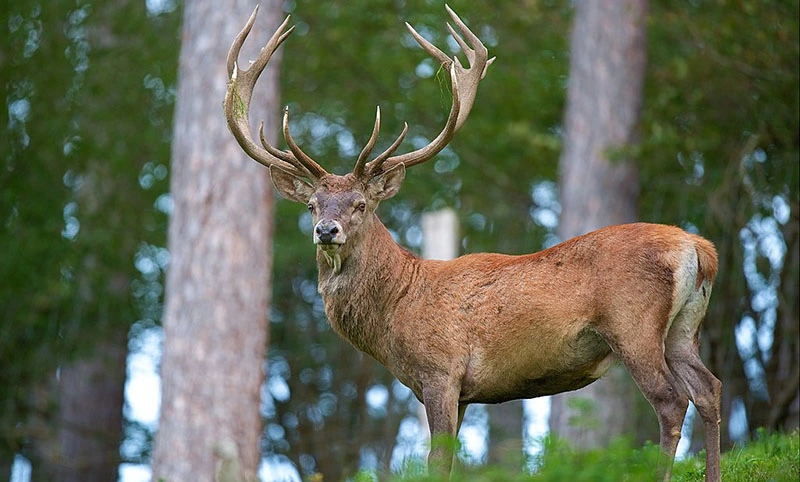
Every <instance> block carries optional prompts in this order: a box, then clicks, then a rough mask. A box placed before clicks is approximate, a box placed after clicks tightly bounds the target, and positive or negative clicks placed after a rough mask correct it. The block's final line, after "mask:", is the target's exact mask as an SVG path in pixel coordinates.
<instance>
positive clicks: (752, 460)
mask: <svg viewBox="0 0 800 482" xmlns="http://www.w3.org/2000/svg"><path fill="white" fill-rule="evenodd" d="M659 459H660V452H659V449H658V446H655V445H648V446H645V447H644V448H633V447H632V446H631V444H630V443H629V442H628V441H625V440H620V441H617V442H615V443H612V444H611V446H609V447H608V448H607V449H604V450H594V451H589V452H577V451H575V450H573V449H572V448H571V447H570V446H569V445H568V444H567V443H566V442H563V441H559V440H555V439H552V438H547V439H546V440H545V450H544V455H543V456H541V457H540V458H539V459H538V460H536V461H535V462H536V464H535V465H536V466H537V467H538V468H537V470H536V471H535V473H528V472H522V471H509V470H508V469H504V468H501V467H497V466H479V467H459V468H457V469H456V471H455V472H454V474H453V477H452V478H451V479H450V482H468V481H469V482H551V481H552V482H556V481H559V482H560V481H565V480H569V481H575V482H582V481H585V482H605V481H608V482H625V481H630V482H637V481H650V480H654V476H655V473H656V467H657V465H658V462H659ZM424 472H425V471H424V470H423V468H422V466H421V463H420V462H409V463H408V464H407V466H406V470H403V474H401V475H394V476H392V477H389V478H388V480H390V481H391V482H443V479H442V478H441V477H438V476H435V475H426V474H425V473H424ZM704 477H705V453H701V454H698V455H696V456H694V457H690V458H687V459H684V460H681V461H678V462H676V463H675V466H674V468H673V475H672V480H673V482H700V481H703V480H704ZM351 480H353V481H354V482H373V481H377V480H386V477H383V476H378V475H376V474H375V473H371V472H361V473H359V474H357V475H356V476H355V477H353V478H352V479H351ZM444 480H446V479H444ZM722 480H723V481H725V482H784V481H786V482H798V481H800V432H798V431H795V432H793V433H791V434H769V433H766V432H759V434H758V437H757V438H756V439H755V440H753V441H751V442H749V443H748V444H747V445H744V446H736V447H734V448H733V449H732V450H730V451H728V452H726V453H724V454H723V455H722Z"/></svg>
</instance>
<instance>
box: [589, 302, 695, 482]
mask: <svg viewBox="0 0 800 482" xmlns="http://www.w3.org/2000/svg"><path fill="white" fill-rule="evenodd" d="M646 318H648V319H641V321H640V322H638V323H635V324H633V323H631V324H627V326H636V333H635V334H633V336H630V335H631V333H628V334H627V335H628V336H625V337H619V336H617V337H615V336H604V338H606V341H607V342H608V344H609V346H611V349H612V350H613V351H614V352H615V353H616V354H617V355H618V356H619V358H620V359H621V360H622V362H623V363H624V364H625V366H626V368H627V369H628V371H629V372H630V374H631V377H632V378H633V380H634V382H636V385H637V386H638V387H639V390H640V391H641V392H642V394H643V395H644V396H645V398H646V399H647V401H648V402H650V405H651V406H652V407H653V410H655V412H656V416H657V417H658V425H659V435H660V440H659V445H660V447H661V452H662V453H663V457H664V459H663V461H662V463H661V464H660V466H659V470H658V472H659V473H660V474H662V475H663V480H665V481H668V480H669V479H670V477H671V474H672V464H673V460H674V458H675V451H676V450H677V448H678V441H679V440H680V437H681V428H682V426H683V419H684V417H685V416H686V410H687V409H688V408H689V399H688V398H687V396H686V394H685V393H684V391H683V389H682V388H681V386H680V385H679V382H678V381H677V380H676V379H675V376H674V375H673V374H672V372H671V371H670V369H669V366H668V365H667V362H666V359H665V358H664V352H663V350H662V339H663V335H662V334H661V331H660V330H661V329H662V328H663V327H664V326H665V325H666V320H662V319H663V318H665V317H664V316H663V315H660V316H655V315H649V316H647V317H646ZM648 328H649V329H648Z"/></svg>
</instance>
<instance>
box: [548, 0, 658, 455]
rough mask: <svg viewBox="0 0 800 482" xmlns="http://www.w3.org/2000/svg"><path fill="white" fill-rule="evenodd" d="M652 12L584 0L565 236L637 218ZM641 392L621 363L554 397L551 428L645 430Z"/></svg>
mask: <svg viewBox="0 0 800 482" xmlns="http://www.w3.org/2000/svg"><path fill="white" fill-rule="evenodd" d="M647 9H648V2H647V0H622V1H618V2H595V1H588V0H583V1H580V2H577V7H576V12H575V19H574V24H573V30H572V37H571V42H572V43H571V59H570V74H569V90H568V98H567V108H566V116H565V141H564V150H563V152H562V155H561V160H560V169H561V171H560V179H559V185H560V196H561V205H562V217H561V222H560V225H559V229H558V234H559V236H560V237H561V239H568V238H571V237H574V236H577V235H580V234H583V233H586V232H589V231H592V230H595V229H598V228H600V227H603V226H607V225H611V224H620V223H625V222H631V221H635V220H636V219H637V202H638V193H639V186H638V176H637V171H636V167H635V166H634V165H633V163H631V162H628V161H627V160H626V159H625V157H626V156H625V152H624V149H625V148H627V147H630V146H631V145H633V144H635V143H636V141H637V139H638V135H637V128H638V125H639V119H640V112H641V106H642V85H643V80H644V69H645V60H646V51H645V49H646V35H645V19H646V15H647ZM636 392H637V390H636V389H635V387H634V385H633V383H632V382H631V381H630V377H629V376H628V375H627V372H626V371H625V370H624V369H623V368H614V369H612V370H611V371H610V372H609V373H608V374H607V375H606V377H605V378H604V379H602V380H600V381H598V382H596V383H594V384H592V385H590V386H588V387H587V388H584V389H582V390H581V391H579V392H576V393H574V394H562V395H557V396H554V397H553V398H552V410H551V415H550V429H551V430H552V431H553V432H554V433H555V434H556V435H558V436H560V437H564V438H566V439H568V440H569V441H570V442H572V443H573V444H574V445H575V446H577V447H580V448H592V447H598V446H603V445H605V443H606V442H607V441H608V440H610V439H611V438H613V437H615V436H619V435H622V434H626V435H633V434H638V432H639V427H638V426H637V425H638V424H637V418H638V417H636V416H631V414H633V413H635V409H636V407H638V406H641V405H642V404H641V403H638V402H637V401H636V395H635V394H636ZM650 412H652V410H650ZM651 418H653V419H654V420H655V418H654V417H652V416H651ZM654 426H656V425H654ZM636 438H639V437H636Z"/></svg>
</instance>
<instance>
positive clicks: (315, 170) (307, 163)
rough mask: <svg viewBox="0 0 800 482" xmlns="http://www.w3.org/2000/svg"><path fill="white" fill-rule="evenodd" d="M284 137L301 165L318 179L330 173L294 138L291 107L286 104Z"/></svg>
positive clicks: (284, 110)
mask: <svg viewBox="0 0 800 482" xmlns="http://www.w3.org/2000/svg"><path fill="white" fill-rule="evenodd" d="M283 138H284V139H286V144H287V145H288V146H289V149H290V150H291V151H292V154H294V156H295V157H296V158H297V160H298V162H299V163H300V165H301V166H302V167H303V168H304V169H305V170H306V171H308V172H309V173H310V174H311V175H312V176H314V177H315V178H316V179H320V178H322V176H325V175H326V174H328V172H327V171H325V169H323V168H322V166H320V165H319V164H317V163H316V162H315V161H314V160H313V159H311V158H310V157H309V156H308V154H306V153H305V152H303V151H302V150H300V147H299V146H298V145H297V143H295V142H294V139H293V138H292V134H291V132H289V107H288V106H286V108H285V109H283Z"/></svg>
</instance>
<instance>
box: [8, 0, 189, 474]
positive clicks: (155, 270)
mask: <svg viewBox="0 0 800 482" xmlns="http://www.w3.org/2000/svg"><path fill="white" fill-rule="evenodd" d="M7 3H8V6H7V8H3V9H2V11H0V25H2V29H3V34H2V38H3V43H2V45H1V46H0V73H1V74H2V75H1V76H0V77H2V79H3V88H4V91H3V94H4V105H6V106H8V108H7V109H2V114H0V115H1V116H2V117H1V118H2V121H3V130H4V132H6V133H7V134H8V135H5V134H4V135H3V136H0V152H2V154H1V155H2V157H1V158H0V166H2V169H0V246H2V247H3V253H2V255H0V273H3V277H2V280H0V367H2V370H0V386H2V387H4V389H3V390H0V406H1V407H3V409H2V410H0V460H8V459H10V458H11V457H12V455H11V454H14V453H18V452H20V451H21V450H22V451H24V450H23V449H24V445H26V444H27V443H28V436H29V433H28V428H27V427H26V425H25V422H26V421H27V419H28V417H29V416H30V415H31V414H34V413H35V414H36V416H44V417H46V416H47V412H48V410H49V408H50V407H42V406H36V403H37V402H36V401H35V400H36V397H34V396H33V395H32V393H33V389H34V388H36V389H37V390H39V393H40V394H41V393H44V390H42V389H44V388H45V387H46V382H47V380H48V377H49V376H52V375H53V374H54V373H55V370H56V367H57V366H58V365H59V364H64V363H68V362H70V361H71V360H74V359H76V358H80V357H83V356H86V355H88V354H91V353H92V350H93V347H94V345H95V343H96V342H98V341H103V340H105V339H106V338H108V336H109V334H110V333H119V332H120V331H121V332H122V333H126V332H127V331H128V329H129V328H130V326H131V325H132V324H133V323H134V322H135V321H137V320H138V319H142V318H149V322H150V323H151V324H152V323H154V322H155V321H156V320H157V319H158V316H159V315H158V312H159V311H160V297H161V292H162V290H161V286H162V285H161V275H162V270H163V268H164V267H165V263H166V260H165V254H163V253H162V254H161V255H160V257H161V258H162V261H161V262H158V261H156V258H157V257H158V256H156V255H155V253H153V251H158V250H159V248H158V247H159V246H163V245H164V244H165V233H166V219H167V218H166V213H165V212H164V210H163V209H156V208H155V207H154V204H156V202H157V200H158V199H159V198H160V197H161V196H162V195H163V194H164V193H165V192H166V191H167V179H166V178H167V174H168V173H167V165H168V158H169V142H170V136H171V134H170V125H171V121H170V117H171V111H172V98H173V94H172V86H173V85H174V82H175V77H176V72H177V68H176V65H177V45H178V42H177V25H178V16H177V15H175V14H171V15H169V14H163V15H157V14H149V13H148V12H147V10H146V8H145V2H122V3H120V2H116V3H115V2H107V1H106V2H103V1H87V0H80V1H75V0H69V1H67V0H59V1H49V2H38V1H33V2H31V1H11V2H7ZM168 3H169V2H167V4H168ZM155 46H158V47H157V48H155ZM162 200H163V198H162ZM145 262H149V264H146V263H145ZM143 263H144V264H143ZM117 339H124V337H119V338H117ZM5 387H13V388H12V389H5Z"/></svg>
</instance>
